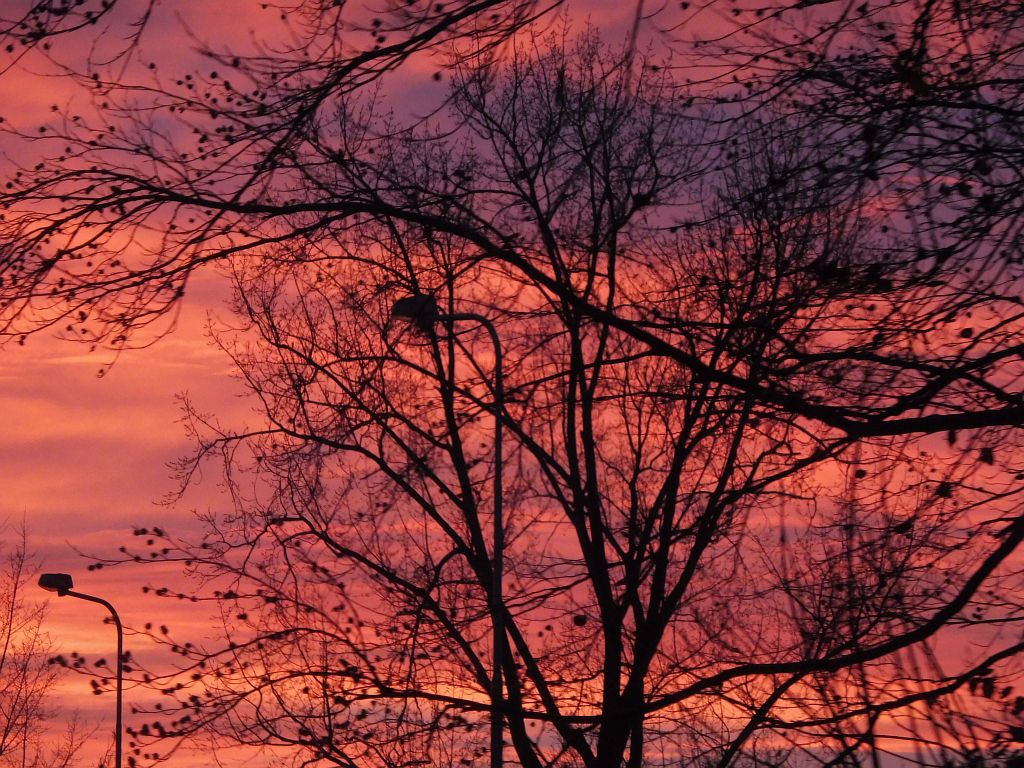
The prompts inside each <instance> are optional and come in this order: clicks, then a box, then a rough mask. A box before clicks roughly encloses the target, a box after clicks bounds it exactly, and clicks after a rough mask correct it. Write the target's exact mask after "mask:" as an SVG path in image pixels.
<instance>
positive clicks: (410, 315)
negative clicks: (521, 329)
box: [391, 294, 505, 768]
mask: <svg viewBox="0 0 1024 768" xmlns="http://www.w3.org/2000/svg"><path fill="white" fill-rule="evenodd" d="M391 316H392V317H396V318H401V319H403V320H408V321H409V322H411V323H412V324H413V325H415V326H417V327H418V328H420V329H422V330H424V331H429V330H430V329H432V328H433V327H434V326H435V325H437V324H438V323H444V324H445V325H451V324H453V323H455V322H457V321H459V320H471V321H474V322H477V323H480V325H482V326H483V327H484V328H486V329H487V332H488V333H489V334H490V336H491V342H492V343H493V344H494V454H495V455H494V534H493V537H494V539H493V540H494V554H493V557H492V562H491V577H492V582H491V620H492V622H493V624H492V626H493V630H494V640H493V645H494V648H493V653H494V657H493V660H492V667H493V668H492V671H491V690H490V697H491V766H492V768H501V766H502V753H503V751H504V749H503V725H504V723H503V715H502V705H503V696H504V689H503V686H502V680H503V678H502V672H501V669H502V666H503V664H504V661H505V616H504V612H503V611H504V607H503V599H502V584H501V582H502V572H503V570H504V555H505V529H504V526H503V524H502V514H501V470H502V464H501V432H502V411H503V410H504V407H505V384H504V377H503V375H502V358H501V340H500V339H499V338H498V331H497V330H496V329H495V327H494V324H493V323H491V321H490V320H488V319H487V318H486V317H484V316H483V315H478V314H476V313H475V312H453V313H450V314H443V313H441V312H440V311H439V309H438V306H437V300H436V299H435V298H434V297H433V296H427V295H425V294H415V295H413V296H406V297H405V298H402V299H399V300H398V301H396V302H395V305H394V307H393V308H392V310H391Z"/></svg>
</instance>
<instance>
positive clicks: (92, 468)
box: [0, 0, 636, 766]
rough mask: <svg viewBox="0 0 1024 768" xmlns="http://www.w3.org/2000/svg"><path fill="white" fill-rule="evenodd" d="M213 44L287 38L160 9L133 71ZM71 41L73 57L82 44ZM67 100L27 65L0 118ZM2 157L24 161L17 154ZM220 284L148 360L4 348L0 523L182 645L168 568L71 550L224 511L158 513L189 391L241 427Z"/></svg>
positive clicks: (94, 646) (76, 683) (61, 623)
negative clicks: (212, 340)
mask: <svg viewBox="0 0 1024 768" xmlns="http://www.w3.org/2000/svg"><path fill="white" fill-rule="evenodd" d="M135 5H136V6H137V5H138V4H135ZM121 7H122V8H126V9H129V10H130V9H132V8H133V7H134V6H133V4H131V3H128V4H122V5H121ZM635 10H636V9H635V7H634V6H633V5H631V4H628V3H627V4H623V3H618V2H614V1H613V0H594V1H592V2H588V3H587V4H586V6H585V14H586V15H585V18H586V20H587V22H588V23H591V24H595V25H599V26H601V27H603V28H604V29H607V30H612V31H617V32H618V33H619V34H623V35H624V30H626V29H628V28H629V25H630V24H631V23H632V21H633V18H632V17H633V14H634V13H635ZM580 13H581V14H582V13H584V11H581V12H580ZM208 30H213V31H214V33H213V36H212V37H213V39H214V40H215V41H218V42H219V41H229V43H230V46H231V48H232V50H233V51H235V52H246V51H248V50H251V44H252V41H253V40H254V39H257V38H261V37H265V38H267V39H273V38H274V36H275V35H280V34H282V33H284V32H285V31H286V30H285V27H284V25H283V22H282V19H281V18H280V17H279V16H278V14H277V13H276V12H275V11H274V9H272V8H271V9H267V8H265V7H264V8H261V7H260V3H258V2H253V1H252V0H217V1H216V2H210V3H201V4H195V5H193V6H190V7H189V10H188V12H186V13H185V14H184V15H182V13H181V8H180V7H175V8H174V9H173V12H172V9H170V8H169V7H168V6H160V5H158V6H157V11H156V13H155V14H154V16H153V17H152V19H151V20H150V22H149V25H148V26H147V28H146V33H145V35H144V37H143V40H142V45H141V47H140V49H139V51H138V53H137V55H136V57H135V58H134V59H133V65H134V66H139V70H140V71H141V70H142V67H141V66H140V65H139V62H143V63H144V64H147V65H148V62H149V61H151V60H156V61H158V62H159V69H158V74H160V75H161V76H164V77H167V78H171V79H173V78H174V77H179V76H182V75H183V74H185V73H187V72H189V71H191V70H190V67H195V66H196V63H197V61H199V58H198V57H197V56H196V53H195V50H196V47H197V45H198V43H199V42H202V41H204V40H206V39H207V31H208ZM77 40H78V42H77V44H78V45H84V44H85V43H86V42H87V39H85V38H78V39H77ZM107 42H108V44H109V43H110V41H109V40H108V41H107ZM62 44H64V45H66V43H62ZM81 50H84V49H81ZM169 51H177V53H176V54H170V55H169V53H168V52H169ZM79 52H81V51H79ZM435 71H436V68H435V67H434V66H432V65H430V64H429V63H425V62H424V63H416V62H412V63H411V64H410V65H407V67H406V72H408V73H409V75H408V76H406V77H404V78H402V79H399V80H398V81H397V83H395V84H394V85H393V88H394V89H395V91H396V92H397V94H398V97H397V98H396V99H395V103H396V105H398V107H399V113H402V112H403V111H404V112H405V113H406V114H417V113H423V114H425V113H427V112H428V111H430V110H431V109H432V108H433V107H434V106H435V105H436V100H437V98H438V96H439V95H441V94H443V92H444V84H443V83H440V84H439V83H437V82H435V81H434V79H433V74H434V72H435ZM75 93H76V91H75V89H74V88H73V87H72V86H71V85H70V84H69V83H68V81H66V80H65V79H64V78H62V77H61V76H60V75H59V74H56V73H55V71H54V69H53V67H52V66H51V65H49V64H48V63H46V62H44V61H41V60H40V59H39V58H38V57H32V56H30V57H28V58H26V59H24V60H23V61H22V62H21V63H20V64H19V65H17V66H16V67H15V68H14V70H13V71H11V72H8V73H7V74H6V75H5V76H4V77H3V78H0V105H2V107H0V114H2V115H3V116H4V117H5V118H6V119H7V120H8V121H11V122H15V123H20V124H22V125H33V124H35V123H39V122H45V121H46V120H48V119H50V118H51V117H52V115H51V106H52V105H55V104H60V105H66V104H71V103H74V100H75V99H76V98H77V97H76V96H75ZM2 142H3V140H2V139H0V150H2V149H3V143H2ZM17 151H18V152H19V153H23V152H24V151H25V148H24V147H23V146H19V148H18V150H17ZM6 152H7V153H10V152H11V149H7V150H6ZM12 159H13V160H14V161H15V162H18V163H25V162H26V158H25V157H24V155H23V154H18V155H17V156H12ZM224 285H225V283H224V280H223V279H221V278H220V277H219V276H218V275H217V274H216V273H215V272H213V271H212V270H208V271H207V272H205V273H203V275H202V276H201V278H200V279H199V280H198V281H197V280H193V281H192V283H191V284H190V290H189V292H188V294H187V296H186V299H185V301H184V302H183V304H182V308H181V313H180V315H179V316H178V317H177V319H176V323H175V327H174V329H173V331H172V332H171V333H170V334H169V335H168V336H167V337H165V338H162V339H160V340H159V341H157V342H156V343H155V344H153V345H152V346H149V347H147V348H144V349H136V350H128V351H126V352H124V353H122V354H120V356H118V357H117V358H116V362H115V363H114V365H113V366H111V365H110V364H109V363H110V362H111V360H113V359H114V358H113V356H112V355H111V354H110V353H109V352H107V351H104V350H102V349H101V350H94V351H90V350H89V348H88V347H87V346H86V345H82V344H76V343H72V342H68V341H64V340H61V339H60V338H57V336H58V334H57V333H56V332H54V333H51V332H43V333H40V334H36V335H35V336H32V337H30V338H29V339H28V340H27V342H26V343H25V345H24V346H17V345H15V344H9V345H7V346H6V347H5V348H3V349H2V350H0V414H2V415H3V416H2V423H0V488H2V489H3V491H2V493H0V521H5V522H6V523H7V527H8V531H10V530H11V529H12V528H14V527H16V526H19V525H20V524H21V521H22V520H24V522H25V526H26V528H27V531H28V534H29V541H30V546H31V548H32V549H33V551H34V552H35V553H36V554H37V555H38V557H39V558H40V561H41V564H42V569H43V570H45V571H55V572H67V573H70V574H72V575H73V576H74V579H75V586H76V589H78V590H79V591H82V592H86V593H91V594H95V595H99V596H101V597H104V598H106V599H108V600H110V601H111V602H112V603H113V604H114V605H115V606H116V607H117V609H118V611H119V612H120V615H121V617H122V620H123V621H124V624H125V626H126V627H132V626H142V625H143V624H145V623H146V622H148V621H156V620H158V621H160V622H161V623H168V624H171V625H172V626H173V627H175V628H180V629H181V630H182V631H181V635H182V636H188V637H201V636H202V631H203V629H204V628H205V626H207V618H208V616H207V610H206V609H205V608H204V606H202V605H200V606H194V605H191V604H187V603H185V604H183V603H179V602H173V601H156V600H154V599H153V598H152V597H149V598H147V597H145V596H144V595H143V594H142V592H141V586H143V584H157V585H160V584H162V583H167V582H161V581H160V576H161V574H162V573H166V574H167V575H168V576H169V577H170V578H169V581H173V580H174V579H175V578H176V576H177V574H176V573H175V572H174V569H162V570H161V571H157V570H156V569H152V568H151V569H145V570H144V571H141V572H140V571H131V570H129V569H116V568H115V569H105V570H99V571H87V570H86V568H87V566H88V564H89V562H90V560H89V559H88V558H87V557H84V556H83V555H82V554H79V552H81V553H84V554H86V555H87V554H95V555H97V556H102V555H104V554H112V553H114V552H115V550H116V549H117V547H119V546H121V545H122V544H129V545H130V544H131V543H132V542H131V536H130V534H131V530H132V528H133V527H135V526H145V525H154V524H158V525H161V526H163V527H165V528H167V529H170V530H172V531H173V530H183V529H188V528H189V527H194V525H195V523H194V520H193V518H192V515H191V510H192V509H200V510H201V509H203V508H204V507H206V506H211V507H216V505H218V504H222V503H223V501H222V499H220V498H219V497H218V493H217V485H216V480H217V478H216V477H207V478H205V481H204V483H203V486H202V488H201V490H200V491H199V492H197V493H193V494H192V495H190V497H189V498H188V499H187V500H186V503H183V504H177V505H175V506H173V507H167V506H163V505H160V504H159V503H158V502H159V501H160V500H161V499H162V498H163V497H164V495H165V494H167V493H169V492H171V491H172V490H173V489H174V488H175V484H174V482H173V480H171V479H170V478H169V474H170V469H169V467H168V463H169V462H171V461H173V460H175V459H176V458H178V457H180V456H181V455H183V454H184V453H186V452H187V451H188V450H189V448H190V443H189V441H188V440H187V438H186V436H185V434H184V430H183V427H182V426H181V425H180V424H179V423H178V419H179V417H180V415H181V412H180V406H179V403H178V402H177V400H176V398H177V397H178V396H179V395H182V394H185V393H187V394H188V395H189V396H190V397H191V398H192V399H193V400H194V402H196V403H197V404H198V405H199V406H200V408H201V409H203V410H208V411H211V412H215V413H217V414H218V416H220V417H221V418H222V419H223V420H224V421H225V422H228V423H232V419H234V423H240V422H244V420H245V419H246V417H247V416H249V415H250V414H251V413H252V411H251V409H250V406H249V405H247V404H246V402H245V401H244V398H243V397H242V395H241V387H240V386H239V385H238V384H237V383H236V382H235V381H233V380H232V379H231V372H232V369H231V366H230V361H229V360H228V359H227V358H226V356H225V355H224V354H223V353H221V352H220V351H219V350H217V349H216V348H214V347H212V346H211V345H210V344H209V340H208V338H207V334H206V328H207V325H208V322H209V319H210V314H209V313H211V312H212V313H214V315H216V313H218V312H220V313H221V315H223V314H224V312H225V310H223V308H222V304H223V298H224V295H223V291H224ZM100 371H103V375H102V376H100V375H99V372H100ZM40 594H41V596H42V597H43V599H46V598H45V595H43V593H41V592H40ZM49 604H50V605H49V615H48V618H47V623H46V625H47V628H48V630H49V632H50V633H51V635H52V637H53V640H54V645H55V649H57V650H60V651H62V652H70V651H78V652H81V653H84V654H86V655H88V656H91V657H93V658H99V657H105V656H106V657H109V656H111V655H112V654H113V647H114V633H113V628H112V627H110V626H107V625H104V624H103V618H104V611H103V609H102V608H100V607H99V606H96V605H92V604H88V603H84V602H81V601H77V600H71V599H64V600H58V599H50V600H49ZM190 632H191V633H192V634H190ZM140 644H141V645H142V647H141V648H140V647H139V646H140ZM145 648H146V643H145V641H144V640H139V639H134V640H133V638H132V637H128V638H127V640H126V649H127V650H129V651H132V652H133V653H134V654H135V655H136V656H139V655H143V656H145V653H146V651H145ZM133 695H139V694H135V693H133V692H132V691H131V690H128V691H127V693H126V703H125V707H126V722H128V723H130V722H131V720H130V714H128V710H129V709H130V706H131V704H132V699H133ZM142 695H145V696H148V695H149V694H148V693H143V694H142ZM52 704H53V706H54V708H55V709H56V713H55V714H56V723H55V725H54V727H55V728H58V729H59V724H60V721H62V720H63V719H64V718H66V717H69V716H70V715H71V714H72V713H74V712H78V713H81V714H82V715H83V717H84V721H85V724H86V725H87V726H95V727H96V728H97V732H96V735H95V736H94V738H93V739H92V742H91V744H90V745H89V747H88V748H87V750H86V751H85V757H86V758H87V760H86V762H85V763H83V764H84V765H88V764H91V763H92V762H94V761H95V758H96V756H97V755H99V754H100V753H101V752H102V750H103V749H104V748H105V747H107V746H108V745H109V733H110V728H111V725H112V712H113V706H114V700H113V697H112V696H103V697H96V696H93V695H92V694H91V691H90V689H89V685H88V679H85V678H79V677H77V676H75V675H68V676H67V678H66V679H65V680H64V682H63V683H62V684H61V686H60V689H59V691H58V694H57V695H56V696H55V697H54V698H53V700H52ZM238 759H239V760H242V757H239V758H238ZM176 760H179V762H175V763H173V764H176V765H196V766H200V765H203V764H204V763H203V759H202V756H201V755H195V754H189V755H186V756H183V757H180V758H176ZM247 764H248V763H247Z"/></svg>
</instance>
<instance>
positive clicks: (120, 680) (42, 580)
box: [39, 573, 124, 768]
mask: <svg viewBox="0 0 1024 768" xmlns="http://www.w3.org/2000/svg"><path fill="white" fill-rule="evenodd" d="M39 586H40V587H42V588H43V589H45V590H46V591H47V592H56V593H57V596H58V597H64V596H65V595H66V596H68V597H77V598H78V599H79V600H88V601H89V602H90V603H99V604H100V605H102V606H103V607H104V608H106V609H107V610H108V611H110V616H111V618H112V619H113V620H114V626H115V627H116V628H117V719H116V723H115V725H114V767H115V768H121V711H122V701H123V697H124V696H123V695H124V629H123V628H122V627H121V617H120V616H118V615H117V611H115V610H114V606H112V605H111V604H110V603H108V602H107V601H106V600H104V599H103V598H102V597H95V596H93V595H86V594H84V593H82V592H75V591H74V587H75V582H74V580H73V579H72V578H71V575H70V574H67V573H44V574H42V575H41V576H40V577H39Z"/></svg>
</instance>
